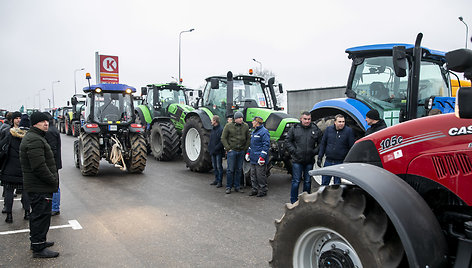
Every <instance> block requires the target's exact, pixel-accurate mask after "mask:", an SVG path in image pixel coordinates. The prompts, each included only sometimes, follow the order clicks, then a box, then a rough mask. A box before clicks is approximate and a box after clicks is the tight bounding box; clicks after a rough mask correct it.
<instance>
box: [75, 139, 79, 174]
mask: <svg viewBox="0 0 472 268" xmlns="http://www.w3.org/2000/svg"><path fill="white" fill-rule="evenodd" d="M79 160H80V156H79V140H78V139H77V140H75V141H74V164H75V167H76V168H80V163H79V162H80V161H79Z"/></svg>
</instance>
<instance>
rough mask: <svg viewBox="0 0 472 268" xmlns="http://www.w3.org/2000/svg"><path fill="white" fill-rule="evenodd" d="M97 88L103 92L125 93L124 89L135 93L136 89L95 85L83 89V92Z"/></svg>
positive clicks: (111, 85)
mask: <svg viewBox="0 0 472 268" xmlns="http://www.w3.org/2000/svg"><path fill="white" fill-rule="evenodd" d="M97 88H101V89H102V91H104V92H125V91H126V89H128V88H129V89H131V92H133V93H134V92H136V88H134V87H130V86H128V85H125V84H97V85H92V86H90V87H84V92H86V93H87V92H91V91H94V90H95V89H97Z"/></svg>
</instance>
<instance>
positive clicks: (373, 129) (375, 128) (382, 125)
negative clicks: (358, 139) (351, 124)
mask: <svg viewBox="0 0 472 268" xmlns="http://www.w3.org/2000/svg"><path fill="white" fill-rule="evenodd" d="M386 127H387V124H385V121H384V120H383V119H380V120H379V122H377V123H376V124H373V125H372V126H370V128H368V129H367V130H366V131H365V135H366V136H367V135H370V134H372V133H374V132H377V131H379V130H381V129H384V128H386Z"/></svg>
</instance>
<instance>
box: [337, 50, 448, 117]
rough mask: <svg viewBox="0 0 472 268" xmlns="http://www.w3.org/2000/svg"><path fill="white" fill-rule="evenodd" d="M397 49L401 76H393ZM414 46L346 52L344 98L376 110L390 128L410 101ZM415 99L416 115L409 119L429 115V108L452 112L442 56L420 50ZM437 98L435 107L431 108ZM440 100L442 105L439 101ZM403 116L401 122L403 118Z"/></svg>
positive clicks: (438, 53) (442, 53) (395, 74)
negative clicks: (349, 64)
mask: <svg viewBox="0 0 472 268" xmlns="http://www.w3.org/2000/svg"><path fill="white" fill-rule="evenodd" d="M396 47H403V51H402V53H403V56H402V58H403V60H404V65H403V70H402V71H403V74H401V73H398V72H396V70H395V68H398V67H396V66H395V65H396V60H398V56H396V53H395V51H396ZM413 49H414V46H413V45H408V44H383V45H369V46H362V47H353V48H349V49H347V50H346V53H348V54H349V58H351V59H352V67H351V72H350V75H349V80H348V85H347V89H346V95H347V96H348V97H350V98H354V99H357V100H360V101H361V102H364V103H365V104H367V106H369V107H372V108H374V109H377V110H378V111H379V112H381V114H383V115H384V119H385V121H386V123H387V125H389V126H391V125H394V124H397V123H398V122H399V121H403V120H405V119H407V118H406V109H407V108H406V107H407V102H409V101H413V100H412V99H411V98H410V93H409V88H411V86H410V87H409V84H410V83H411V82H412V80H413V77H412V76H411V75H408V74H411V73H412V72H411V70H410V69H412V68H413V64H412V62H413V61H414V60H413V58H412V57H413ZM421 53H422V58H421V61H420V65H419V66H420V72H419V86H418V91H417V94H418V98H417V102H416V103H415V105H417V107H418V108H417V111H416V115H413V116H412V118H417V117H423V116H426V115H428V111H429V110H431V109H432V108H437V109H439V110H440V111H441V112H442V113H448V112H452V110H453V109H454V107H453V106H452V105H448V103H446V102H447V100H450V98H449V97H451V87H450V82H449V81H450V79H449V73H448V71H447V69H446V68H445V62H446V59H445V53H444V52H440V51H435V50H430V49H427V48H421ZM435 98H436V102H438V101H439V102H440V103H436V102H435V104H436V105H435V107H432V104H433V101H432V100H433V99H435ZM441 98H445V99H443V101H441ZM402 116H403V117H404V118H402Z"/></svg>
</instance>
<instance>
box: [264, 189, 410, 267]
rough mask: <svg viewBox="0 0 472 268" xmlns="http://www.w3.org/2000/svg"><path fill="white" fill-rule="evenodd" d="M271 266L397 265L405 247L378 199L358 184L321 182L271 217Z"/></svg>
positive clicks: (400, 260) (399, 263)
mask: <svg viewBox="0 0 472 268" xmlns="http://www.w3.org/2000/svg"><path fill="white" fill-rule="evenodd" d="M275 225H276V229H277V230H276V233H275V236H274V239H273V240H272V241H271V244H272V260H271V261H270V264H271V266H272V267H398V266H399V265H402V264H401V262H402V259H403V256H404V249H403V246H402V244H401V241H400V238H399V237H398V234H397V232H396V231H395V229H394V227H393V224H392V223H391V221H390V220H389V219H388V217H387V215H386V213H385V212H384V211H383V210H382V208H381V207H380V205H379V204H378V203H377V202H375V200H373V199H372V198H370V197H369V196H368V195H367V194H366V193H365V192H364V191H362V190H361V189H360V188H358V187H352V186H338V185H337V186H331V187H320V188H319V190H318V191H317V192H315V193H313V194H307V193H303V194H302V195H300V198H299V200H298V201H297V202H295V203H294V204H287V205H286V208H285V214H284V215H283V216H282V219H280V220H278V221H276V223H275Z"/></svg>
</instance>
